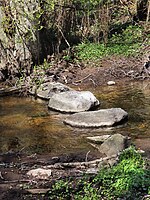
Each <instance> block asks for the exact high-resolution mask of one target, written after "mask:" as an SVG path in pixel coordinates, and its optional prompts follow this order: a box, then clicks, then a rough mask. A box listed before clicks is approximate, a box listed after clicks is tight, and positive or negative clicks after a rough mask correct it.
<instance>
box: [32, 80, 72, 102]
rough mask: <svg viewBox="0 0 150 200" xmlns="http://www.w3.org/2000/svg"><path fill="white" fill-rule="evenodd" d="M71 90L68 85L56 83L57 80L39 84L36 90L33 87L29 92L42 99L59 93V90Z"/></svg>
mask: <svg viewBox="0 0 150 200" xmlns="http://www.w3.org/2000/svg"><path fill="white" fill-rule="evenodd" d="M70 90H73V89H71V88H70V87H68V86H66V85H64V84H62V83H58V82H47V83H43V84H41V86H40V87H39V88H38V89H37V90H36V88H35V87H33V88H32V90H30V93H31V94H33V95H36V96H37V97H39V98H42V99H47V100H49V99H50V98H51V97H52V96H53V95H54V94H57V93H61V92H66V91H70Z"/></svg>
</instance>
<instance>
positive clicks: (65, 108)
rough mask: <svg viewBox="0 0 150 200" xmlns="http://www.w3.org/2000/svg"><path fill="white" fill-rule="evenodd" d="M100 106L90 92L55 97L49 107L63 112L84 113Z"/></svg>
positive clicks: (61, 94) (51, 99)
mask: <svg viewBox="0 0 150 200" xmlns="http://www.w3.org/2000/svg"><path fill="white" fill-rule="evenodd" d="M98 105H99V101H98V100H97V99H96V97H95V96H94V95H93V94H92V93H91V92H89V91H68V92H62V93H59V94H55V95H53V96H52V97H51V98H50V100H49V104H48V107H49V108H51V109H54V110H57V111H61V112H69V113H74V112H83V111H87V110H89V109H91V108H93V107H95V106H98Z"/></svg>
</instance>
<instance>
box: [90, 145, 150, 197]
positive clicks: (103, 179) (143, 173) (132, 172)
mask: <svg viewBox="0 0 150 200" xmlns="http://www.w3.org/2000/svg"><path fill="white" fill-rule="evenodd" d="M144 166H145V162H144V160H143V159H142V157H141V155H140V154H139V153H137V152H136V151H135V149H134V148H133V147H130V148H129V149H127V150H125V151H124V152H123V153H122V154H121V155H120V157H119V163H118V164H117V165H116V166H114V167H113V168H110V169H107V170H105V171H104V170H102V171H100V172H99V174H98V175H97V177H96V178H95V180H94V181H95V182H99V187H100V190H101V192H102V193H103V195H104V196H105V197H107V198H108V199H113V198H114V197H115V198H117V197H121V198H125V199H141V196H142V194H144V193H145V194H147V193H148V190H149V187H150V171H149V170H146V169H144Z"/></svg>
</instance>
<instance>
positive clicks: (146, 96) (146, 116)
mask: <svg viewBox="0 0 150 200" xmlns="http://www.w3.org/2000/svg"><path fill="white" fill-rule="evenodd" d="M89 90H90V91H91V92H93V93H94V94H95V96H96V97H97V98H98V99H99V100H100V102H101V105H100V108H112V107H121V108H123V109H124V110H125V111H127V112H128V114H129V120H128V122H127V123H126V124H124V125H123V126H119V127H115V128H112V129H111V128H109V129H78V128H72V127H69V126H66V125H65V124H63V122H62V121H63V119H64V118H65V117H66V116H67V115H66V114H61V113H58V112H54V111H50V110H48V108H47V102H45V101H42V100H39V99H38V100H35V99H34V98H33V97H0V153H5V152H9V151H20V152H22V151H23V152H25V153H28V154H32V153H39V154H52V155H58V154H65V153H73V152H88V151H89V150H91V151H92V150H93V147H92V146H91V145H90V144H89V143H88V141H87V139H86V137H87V136H95V135H103V134H115V133H121V134H123V135H126V136H130V137H131V139H132V141H133V143H134V144H136V146H137V147H138V148H141V149H143V150H145V151H146V154H147V155H148V157H150V129H149V128H150V83H149V82H146V81H144V82H140V83H139V82H138V83H126V84H123V85H117V84H116V85H114V86H106V87H96V88H89ZM100 108H99V109H100Z"/></svg>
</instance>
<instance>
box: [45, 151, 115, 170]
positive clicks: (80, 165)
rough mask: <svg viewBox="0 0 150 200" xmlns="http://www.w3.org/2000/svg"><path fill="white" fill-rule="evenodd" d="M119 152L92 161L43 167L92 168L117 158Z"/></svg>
mask: <svg viewBox="0 0 150 200" xmlns="http://www.w3.org/2000/svg"><path fill="white" fill-rule="evenodd" d="M118 155H119V154H115V155H112V156H108V157H104V158H100V159H96V160H92V161H88V162H86V161H85V162H72V163H55V164H54V165H47V166H44V167H43V168H46V169H64V168H76V167H78V168H90V167H93V166H95V167H96V166H98V165H99V163H103V162H107V161H109V160H111V159H113V158H117V157H118Z"/></svg>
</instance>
